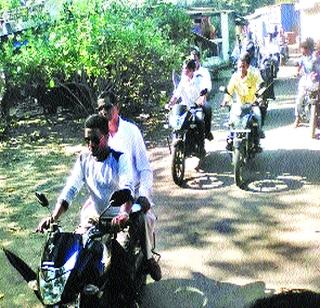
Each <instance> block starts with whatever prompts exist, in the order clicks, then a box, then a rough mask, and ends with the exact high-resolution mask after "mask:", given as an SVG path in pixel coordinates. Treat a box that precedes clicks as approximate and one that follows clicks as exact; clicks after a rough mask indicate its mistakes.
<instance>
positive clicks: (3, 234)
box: [0, 118, 84, 308]
mask: <svg viewBox="0 0 320 308" xmlns="http://www.w3.org/2000/svg"><path fill="white" fill-rule="evenodd" d="M82 123H83V120H78V121H75V120H69V121H68V122H67V123H66V119H65V118H58V119H55V120H54V121H51V122H49V123H48V122H47V121H46V120H45V119H44V118H39V119H25V120H23V121H19V122H17V123H16V125H15V127H14V129H12V131H11V132H10V138H9V139H8V140H6V141H4V142H2V143H0V192H1V193H0V246H1V247H5V248H8V249H9V250H11V251H13V252H15V253H16V254H17V255H18V256H20V257H21V258H22V259H24V260H25V261H26V262H27V263H28V264H29V265H30V266H31V267H32V268H33V269H36V268H37V265H38V262H39V260H40V254H41V251H42V245H43V244H44V241H45V236H44V235H41V234H36V233H35V232H34V230H35V228H36V226H37V224H38V222H39V221H40V219H41V218H42V217H44V216H46V215H48V210H47V209H44V208H41V206H40V205H38V204H37V202H36V199H35V196H34V192H35V191H43V192H44V193H45V194H46V195H47V197H48V199H49V201H50V203H51V205H54V203H55V199H56V198H57V196H58V194H59V192H60V190H61V188H62V187H63V185H64V182H65V179H66V177H67V175H68V174H69V170H70V168H71V166H72V164H73V162H74V160H75V158H76V152H77V151H78V149H79V145H81V141H82ZM83 198H84V193H83V194H81V195H80V197H79V198H78V199H77V200H78V201H77V202H75V203H74V206H73V207H72V208H71V209H70V210H69V212H68V213H67V215H65V217H64V218H63V219H62V222H61V224H62V226H64V227H66V228H65V229H68V230H73V229H74V228H75V227H76V225H77V223H78V216H79V215H78V214H79V208H80V205H81V201H82V199H83ZM0 268H1V274H2V275H1V277H0V307H1V308H7V307H8V308H9V307H10V308H11V307H41V305H40V304H39V302H38V300H37V298H36V297H35V295H33V292H32V291H31V290H30V289H29V288H28V287H27V285H26V283H24V281H23V279H22V277H20V275H19V274H18V273H17V271H16V270H15V269H13V267H11V265H10V264H9V262H8V261H7V260H6V258H5V256H4V253H3V252H2V251H0Z"/></svg>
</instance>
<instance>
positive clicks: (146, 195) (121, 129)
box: [97, 92, 162, 281]
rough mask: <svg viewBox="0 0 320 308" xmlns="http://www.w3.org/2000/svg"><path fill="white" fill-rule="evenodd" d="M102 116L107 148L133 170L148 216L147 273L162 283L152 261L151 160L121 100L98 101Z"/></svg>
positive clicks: (109, 97)
mask: <svg viewBox="0 0 320 308" xmlns="http://www.w3.org/2000/svg"><path fill="white" fill-rule="evenodd" d="M97 109H98V111H99V114H100V115H102V116H104V117H105V118H106V119H108V126H109V139H108V145H109V146H110V147H111V148H112V149H114V150H116V151H119V152H122V153H125V154H126V155H127V156H128V158H129V160H130V162H131V167H132V169H133V179H134V197H135V199H136V200H137V203H139V204H140V205H141V206H142V208H143V211H144V213H145V219H144V224H145V234H146V257H147V260H148V261H147V267H148V272H149V273H150V275H151V277H152V278H153V279H154V280H156V281H159V280H160V279H161V276H162V274H161V269H160V266H159V264H158V263H157V262H156V261H155V259H154V258H153V253H152V247H153V245H152V244H153V242H154V238H153V236H154V229H155V222H156V219H157V218H156V215H155V213H154V210H153V205H154V204H153V202H152V185H153V172H152V169H151V166H150V162H149V160H148V155H147V149H146V146H145V143H144V140H143V137H142V134H141V132H140V130H139V128H138V127H137V126H136V125H135V124H133V123H131V122H129V121H126V120H124V119H122V118H121V117H120V116H119V112H120V103H119V99H118V98H117V96H116V95H115V94H114V93H113V92H109V93H108V94H107V95H105V96H104V97H103V98H100V99H98V108H97Z"/></svg>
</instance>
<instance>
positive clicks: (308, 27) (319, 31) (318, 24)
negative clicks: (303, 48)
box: [300, 7, 320, 41]
mask: <svg viewBox="0 0 320 308" xmlns="http://www.w3.org/2000/svg"><path fill="white" fill-rule="evenodd" d="M300 22H301V40H302V41H303V40H304V39H305V38H307V37H312V38H313V39H314V40H320V7H316V8H313V9H312V10H301V11H300Z"/></svg>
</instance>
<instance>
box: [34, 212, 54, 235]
mask: <svg viewBox="0 0 320 308" xmlns="http://www.w3.org/2000/svg"><path fill="white" fill-rule="evenodd" d="M51 223H53V218H52V216H49V217H45V218H42V219H41V221H40V223H39V224H38V227H37V229H36V232H40V233H43V232H44V231H45V230H47V229H49V228H50V224H51Z"/></svg>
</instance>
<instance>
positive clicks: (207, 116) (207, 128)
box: [202, 102, 212, 136]
mask: <svg viewBox="0 0 320 308" xmlns="http://www.w3.org/2000/svg"><path fill="white" fill-rule="evenodd" d="M202 109H203V113H204V133H205V135H206V136H207V135H208V134H209V133H210V132H211V120H212V108H211V104H210V103H209V102H205V104H204V105H203V106H202Z"/></svg>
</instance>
